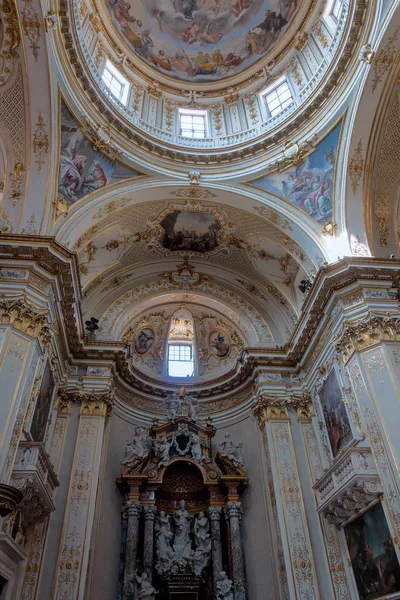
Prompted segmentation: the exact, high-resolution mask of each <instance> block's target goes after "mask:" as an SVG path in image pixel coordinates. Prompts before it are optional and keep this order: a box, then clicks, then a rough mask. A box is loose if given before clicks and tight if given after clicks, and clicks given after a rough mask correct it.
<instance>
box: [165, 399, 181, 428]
mask: <svg viewBox="0 0 400 600" xmlns="http://www.w3.org/2000/svg"><path fill="white" fill-rule="evenodd" d="M165 405H166V408H167V417H168V421H172V423H175V417H176V415H177V412H178V410H179V408H180V406H181V401H180V398H179V396H178V394H177V393H176V392H173V393H172V394H171V395H170V396H169V397H168V398H166V400H165Z"/></svg>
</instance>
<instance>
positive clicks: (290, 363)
mask: <svg viewBox="0 0 400 600" xmlns="http://www.w3.org/2000/svg"><path fill="white" fill-rule="evenodd" d="M0 257H1V259H3V260H5V259H7V260H9V261H16V262H18V261H24V263H25V264H26V263H27V262H28V261H31V262H32V263H37V264H39V265H40V267H41V268H42V269H43V270H45V271H48V273H49V274H51V276H52V279H53V281H54V279H56V280H57V281H56V283H57V285H55V286H54V287H53V289H54V292H55V294H56V299H57V300H59V301H60V300H61V302H62V307H63V311H62V317H61V318H63V320H64V325H63V327H59V331H60V332H61V333H60V335H61V336H65V339H64V340H63V341H64V344H65V346H66V348H67V349H68V353H69V355H72V358H73V359H76V360H77V361H80V360H83V361H88V360H96V361H99V360H100V361H104V360H108V361H110V362H112V363H114V364H115V370H116V373H117V379H119V380H120V381H121V384H123V385H124V387H125V388H126V389H130V390H135V391H136V393H137V394H139V395H142V396H143V395H144V396H146V395H150V396H153V397H154V398H156V399H157V398H158V399H160V400H162V398H163V397H165V394H166V392H167V391H168V388H170V389H173V387H174V386H173V385H172V384H170V385H168V384H166V383H160V382H158V381H156V380H155V379H152V378H149V377H146V376H144V375H143V373H138V372H135V371H133V370H132V369H131V368H130V367H129V366H128V362H127V360H126V357H125V353H124V346H125V344H123V343H122V342H119V341H115V342H98V341H96V340H92V341H89V340H87V338H86V337H85V336H84V333H83V331H84V328H83V322H82V315H81V311H80V302H81V295H80V285H79V276H78V271H77V261H76V255H75V253H73V252H70V251H69V250H67V249H66V248H63V247H62V246H61V245H60V244H58V243H57V242H56V241H55V240H54V239H53V238H50V237H40V236H22V235H2V236H1V240H0ZM399 269H400V263H399V262H398V261H394V260H391V259H374V258H367V257H365V258H360V257H350V258H346V259H343V260H341V261H338V262H337V263H334V264H331V265H329V266H326V267H323V268H322V269H320V271H319V272H318V274H317V276H316V278H315V280H314V282H313V286H312V289H311V290H310V292H309V294H308V296H307V298H306V300H305V302H304V306H303V309H302V313H301V316H300V319H299V322H298V324H297V326H296V329H295V331H294V334H293V336H292V339H291V340H290V342H289V343H288V344H287V345H286V346H285V347H284V348H274V349H273V348H269V349H268V348H246V350H245V351H244V352H243V354H242V356H241V358H240V359H239V361H238V362H237V364H236V366H235V368H234V369H232V370H231V371H230V372H229V373H227V374H226V375H224V376H221V377H217V378H215V379H213V380H210V381H207V382H206V383H204V384H198V385H197V386H194V385H192V386H190V384H189V385H185V387H187V388H188V391H189V393H193V395H195V396H197V397H198V398H200V399H212V398H221V397H222V396H223V397H228V395H229V394H232V393H234V392H235V393H238V392H240V393H244V392H246V393H247V391H246V390H248V391H249V392H250V390H251V387H252V381H253V379H254V376H255V374H256V373H257V370H259V368H262V367H265V368H269V367H275V368H279V369H281V370H293V369H296V368H298V367H299V366H300V364H302V363H304V364H306V363H307V361H308V360H310V356H311V354H310V352H311V350H312V348H313V347H314V346H315V344H316V343H317V341H318V340H317V338H316V336H318V335H319V333H320V332H317V330H318V328H319V327H320V326H322V325H323V324H324V322H326V318H327V315H326V314H325V311H326V308H327V306H328V304H329V302H330V301H331V299H332V297H333V296H334V295H335V294H336V293H339V292H341V291H342V290H344V289H345V288H347V287H349V286H353V285H354V284H355V283H357V282H359V283H361V284H364V283H365V284H366V285H368V284H370V283H372V282H380V284H381V286H382V284H385V289H386V288H388V287H391V286H397V284H398V277H399ZM393 292H394V294H392V295H390V299H389V300H387V301H386V302H385V303H384V306H385V307H386V308H384V309H382V311H381V312H384V314H379V310H378V314H377V315H374V314H372V313H371V314H370V316H369V317H366V316H365V313H364V314H363V318H364V320H361V319H360V318H358V319H357V318H356V319H355V321H354V323H347V324H346V328H345V329H344V331H342V332H339V335H337V336H336V338H337V340H336V341H337V344H338V345H337V351H340V352H342V353H344V356H345V359H346V360H347V358H346V357H348V356H350V354H351V353H352V352H354V351H357V350H360V349H363V348H364V347H367V345H370V344H372V343H377V342H378V341H380V340H384V339H388V340H396V341H398V340H399V337H400V318H399V317H397V315H396V314H394V313H396V312H397V311H398V301H397V300H396V289H395V288H394V289H393ZM57 294H58V296H57ZM16 300H17V301H19V300H21V299H19V298H11V299H10V300H8V299H7V298H3V302H5V303H6V304H5V305H4V308H5V314H7V311H11V312H12V311H13V310H14V309H15V310H17V309H16V307H18V306H19V307H20V303H17V304H16ZM364 306H365V310H367V309H368V310H369V308H368V305H367V304H364ZM13 307H14V308H13ZM388 307H392V308H393V310H392V312H393V315H385V313H386V312H388ZM18 310H19V309H18ZM389 310H390V308H389ZM17 312H18V311H17ZM34 312H35V311H34ZM35 315H36V313H35ZM35 315H34V316H35ZM35 318H36V316H35ZM7 319H8V317H7ZM367 334H368V335H367ZM68 353H67V356H68ZM304 364H303V366H304ZM175 387H176V386H175ZM97 397H98V396H96V398H97Z"/></svg>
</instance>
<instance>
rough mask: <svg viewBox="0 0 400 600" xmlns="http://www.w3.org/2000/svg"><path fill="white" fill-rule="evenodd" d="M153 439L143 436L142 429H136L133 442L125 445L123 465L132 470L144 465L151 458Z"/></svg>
mask: <svg viewBox="0 0 400 600" xmlns="http://www.w3.org/2000/svg"><path fill="white" fill-rule="evenodd" d="M151 447H152V438H151V437H150V436H149V435H147V436H146V437H144V436H143V434H142V432H141V430H140V427H135V431H134V434H133V436H132V439H131V440H128V441H127V442H126V444H125V453H124V458H123V461H122V464H123V465H125V466H127V467H130V468H132V469H134V468H136V467H138V466H139V465H140V464H143V463H144V462H145V461H146V460H147V459H148V458H149V456H150V452H151Z"/></svg>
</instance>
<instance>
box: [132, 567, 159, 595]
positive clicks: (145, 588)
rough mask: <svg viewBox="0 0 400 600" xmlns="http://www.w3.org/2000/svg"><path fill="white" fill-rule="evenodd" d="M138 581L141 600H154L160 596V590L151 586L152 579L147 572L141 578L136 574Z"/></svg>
mask: <svg viewBox="0 0 400 600" xmlns="http://www.w3.org/2000/svg"><path fill="white" fill-rule="evenodd" d="M136 580H137V582H138V584H139V592H138V598H139V599H140V600H142V599H143V600H154V599H155V597H156V595H157V594H158V590H156V589H155V588H153V586H152V585H151V582H150V578H149V576H148V574H147V573H146V571H144V572H143V573H142V576H141V577H139V575H137V574H136Z"/></svg>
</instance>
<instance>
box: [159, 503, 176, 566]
mask: <svg viewBox="0 0 400 600" xmlns="http://www.w3.org/2000/svg"><path fill="white" fill-rule="evenodd" d="M155 532H156V570H157V573H158V574H159V575H164V574H166V573H168V571H169V570H170V568H171V564H172V560H173V557H174V551H173V550H172V548H171V545H170V541H171V538H172V535H173V534H172V531H171V525H170V520H169V517H168V515H166V514H165V512H164V511H161V512H160V513H159V515H158V517H157V519H156V523H155Z"/></svg>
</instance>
